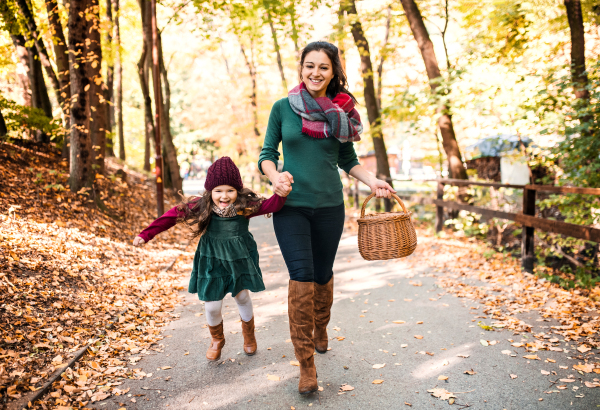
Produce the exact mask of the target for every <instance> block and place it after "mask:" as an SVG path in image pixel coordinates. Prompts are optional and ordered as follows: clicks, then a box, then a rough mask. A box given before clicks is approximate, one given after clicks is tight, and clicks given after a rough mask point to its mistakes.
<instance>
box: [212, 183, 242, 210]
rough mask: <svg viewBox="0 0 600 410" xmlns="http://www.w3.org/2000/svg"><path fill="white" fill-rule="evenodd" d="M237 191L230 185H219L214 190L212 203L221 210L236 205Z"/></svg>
mask: <svg viewBox="0 0 600 410" xmlns="http://www.w3.org/2000/svg"><path fill="white" fill-rule="evenodd" d="M237 196H238V193H237V189H235V188H234V187H232V186H229V185H219V186H217V187H215V188H214V189H213V190H212V201H213V202H214V203H215V204H216V205H217V206H218V207H219V208H221V209H224V208H227V207H228V206H229V205H231V204H233V203H235V200H236V199H237Z"/></svg>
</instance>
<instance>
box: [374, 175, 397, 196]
mask: <svg viewBox="0 0 600 410" xmlns="http://www.w3.org/2000/svg"><path fill="white" fill-rule="evenodd" d="M369 188H371V192H372V193H374V194H375V196H376V197H377V198H388V199H389V198H391V197H392V194H395V193H396V191H395V190H394V188H392V187H391V186H390V184H388V183H387V182H385V181H382V180H381V179H377V178H373V181H372V182H371V183H370V184H369Z"/></svg>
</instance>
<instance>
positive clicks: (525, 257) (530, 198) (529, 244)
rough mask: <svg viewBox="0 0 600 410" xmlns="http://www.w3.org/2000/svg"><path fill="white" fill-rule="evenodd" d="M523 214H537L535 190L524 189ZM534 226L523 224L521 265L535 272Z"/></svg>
mask: <svg viewBox="0 0 600 410" xmlns="http://www.w3.org/2000/svg"><path fill="white" fill-rule="evenodd" d="M523 214H525V215H531V216H535V190H534V189H527V188H525V189H524V190H523ZM533 239H534V228H532V227H528V226H523V239H522V243H521V266H522V267H523V270H525V272H529V273H533V265H534V262H535V247H534V243H533Z"/></svg>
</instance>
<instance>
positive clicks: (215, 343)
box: [133, 157, 291, 361]
mask: <svg viewBox="0 0 600 410" xmlns="http://www.w3.org/2000/svg"><path fill="white" fill-rule="evenodd" d="M204 188H205V190H206V192H205V193H204V194H203V195H202V196H201V197H192V198H189V199H188V200H185V201H184V202H183V203H182V204H181V205H179V206H176V207H174V208H172V209H171V210H169V211H168V212H167V213H165V214H164V215H163V216H161V217H160V218H158V219H157V220H155V221H154V222H152V224H150V226H148V227H147V228H146V229H144V230H143V231H142V232H141V233H140V234H139V235H138V236H137V237H136V238H135V239H134V241H133V244H134V245H135V246H140V245H143V244H144V243H146V242H148V241H150V240H151V239H152V238H154V237H155V236H156V235H158V234H159V233H161V232H163V231H166V230H167V229H169V228H171V227H172V226H174V225H175V224H176V223H178V222H181V223H185V224H186V225H188V226H189V227H193V226H194V225H196V227H195V228H193V232H194V237H197V236H201V238H200V242H199V243H198V248H197V250H196V255H195V257H194V264H193V268H192V276H191V278H190V284H189V289H188V291H189V292H190V293H198V298H199V299H200V300H203V301H204V302H205V303H204V309H205V312H206V321H207V322H208V328H209V330H210V334H211V336H212V343H211V346H210V347H209V349H208V351H207V352H206V358H207V359H208V360H211V361H215V360H219V358H220V357H221V349H222V348H223V346H224V345H225V336H224V335H223V316H222V315H221V307H222V305H223V298H224V297H225V295H226V294H228V293H231V295H232V296H233V297H234V298H235V301H236V302H237V305H238V308H239V312H240V318H241V319H242V334H243V336H244V352H245V353H246V354H247V355H249V356H251V355H253V354H254V353H256V348H257V346H256V339H255V337H254V314H253V312H252V300H251V299H250V291H252V292H260V291H262V290H265V285H264V283H263V280H262V273H261V271H260V267H259V266H258V249H257V246H256V242H255V241H254V238H253V236H252V234H251V233H250V232H249V231H248V224H249V221H248V219H250V218H252V217H255V216H259V215H266V214H270V213H273V212H277V211H279V210H280V209H281V207H283V205H284V203H285V200H286V198H285V197H286V196H287V194H289V192H290V191H291V185H290V184H287V186H286V189H284V191H282V192H284V193H285V195H284V196H279V195H277V194H275V195H273V196H272V197H271V198H269V199H267V200H265V199H263V198H261V197H259V196H258V195H256V194H255V193H254V192H252V191H251V190H250V189H248V188H244V186H243V183H242V177H241V175H240V170H239V169H238V168H237V167H236V165H235V164H234V163H233V161H232V160H231V158H229V157H222V158H219V159H218V160H217V161H215V163H214V164H212V165H211V166H210V168H209V169H208V173H207V175H206V182H205V183H204Z"/></svg>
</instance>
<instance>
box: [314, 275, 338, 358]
mask: <svg viewBox="0 0 600 410" xmlns="http://www.w3.org/2000/svg"><path fill="white" fill-rule="evenodd" d="M314 303H315V331H314V336H313V340H314V342H315V350H316V351H317V352H319V353H327V345H328V341H329V339H328V338H327V325H328V324H329V319H330V318H331V305H333V276H332V277H331V279H330V280H329V282H327V283H326V284H325V285H319V284H318V283H315V297H314Z"/></svg>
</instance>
